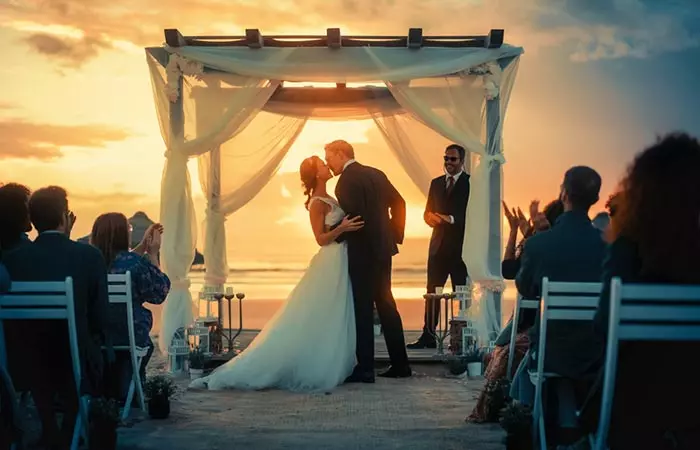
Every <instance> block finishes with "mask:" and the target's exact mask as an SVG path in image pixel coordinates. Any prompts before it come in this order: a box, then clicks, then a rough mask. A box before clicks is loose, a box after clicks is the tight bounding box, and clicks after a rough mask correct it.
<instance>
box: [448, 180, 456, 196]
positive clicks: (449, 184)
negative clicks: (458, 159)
mask: <svg viewBox="0 0 700 450" xmlns="http://www.w3.org/2000/svg"><path fill="white" fill-rule="evenodd" d="M454 187H455V179H454V178H452V177H447V195H450V194H451V193H452V189H453V188H454Z"/></svg>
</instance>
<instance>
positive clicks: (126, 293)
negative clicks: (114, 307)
mask: <svg viewBox="0 0 700 450" xmlns="http://www.w3.org/2000/svg"><path fill="white" fill-rule="evenodd" d="M107 282H108V286H109V303H110V304H120V305H124V309H125V310H126V315H125V317H124V320H126V326H127V330H128V334H129V344H128V345H115V346H113V348H114V351H115V352H117V351H126V352H129V356H130V358H131V367H132V376H131V382H130V383H129V392H128V394H127V396H126V403H125V404H124V408H123V409H122V420H125V419H126V418H127V417H129V411H130V410H131V402H132V401H133V399H134V394H136V395H137V396H138V401H139V407H140V408H141V411H143V412H146V402H145V400H144V396H143V385H142V384H141V375H140V373H139V369H140V367H141V361H142V360H143V358H144V357H145V356H146V354H147V353H148V348H143V347H137V346H136V338H135V336H134V304H133V301H132V290H131V272H126V273H125V274H109V275H108V276H107Z"/></svg>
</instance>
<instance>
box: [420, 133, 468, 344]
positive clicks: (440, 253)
mask: <svg viewBox="0 0 700 450" xmlns="http://www.w3.org/2000/svg"><path fill="white" fill-rule="evenodd" d="M465 157H466V151H465V150H464V147H462V146H460V145H457V144H450V145H448V146H447V148H446V149H445V156H444V160H445V175H441V176H439V177H437V178H435V179H433V181H432V182H431V183H430V190H429V191H428V202H427V204H426V205H425V213H423V218H424V220H425V223H427V224H428V225H429V226H430V227H431V228H432V229H433V234H432V236H431V237H430V247H429V251H428V285H427V292H428V293H431V294H433V293H435V288H436V287H439V286H444V285H445V283H446V282H447V278H448V277H449V278H450V280H451V281H452V289H453V290H454V288H455V286H463V285H466V284H467V266H466V264H464V260H462V244H463V242H464V227H465V223H466V218H467V203H468V202H469V174H467V173H466V172H464V159H465ZM439 318H440V302H439V301H432V300H426V301H425V317H424V324H423V333H422V334H421V336H420V337H419V338H418V340H417V341H416V342H413V343H411V344H408V345H407V347H408V348H410V349H421V348H435V347H436V342H435V328H436V327H437V324H438V320H439Z"/></svg>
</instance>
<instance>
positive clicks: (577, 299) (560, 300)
mask: <svg viewBox="0 0 700 450" xmlns="http://www.w3.org/2000/svg"><path fill="white" fill-rule="evenodd" d="M596 284H597V283H596ZM598 286H600V284H598ZM581 294H585V295H579V296H573V295H559V294H556V293H551V292H550V294H549V303H548V304H549V307H550V308H558V307H562V308H586V309H590V308H592V309H596V308H598V300H599V299H600V291H598V292H596V293H585V292H582V293H581Z"/></svg>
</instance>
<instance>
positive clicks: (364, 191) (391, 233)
mask: <svg viewBox="0 0 700 450" xmlns="http://www.w3.org/2000/svg"><path fill="white" fill-rule="evenodd" d="M335 195H336V197H337V199H338V203H340V207H341V208H342V209H343V210H344V211H345V213H346V214H348V215H349V216H360V217H362V219H363V220H364V222H365V226H364V227H363V228H362V229H361V230H358V231H355V232H353V233H345V234H344V235H343V236H341V239H342V240H345V241H346V242H347V243H348V258H349V259H350V260H355V261H357V260H360V259H365V258H370V259H375V260H380V261H388V260H390V259H391V257H392V256H394V255H395V254H397V253H398V252H399V250H398V246H397V244H401V243H403V238H404V230H405V228H406V202H405V201H404V199H403V197H401V194H399V192H398V191H397V190H396V188H395V187H394V186H393V185H392V184H391V182H390V181H389V179H388V178H387V177H386V175H385V174H384V172H382V171H381V170H378V169H375V168H374V167H369V166H363V165H362V164H360V163H358V162H354V163H352V164H350V165H349V166H347V167H346V168H345V170H344V171H343V173H342V174H341V175H340V179H339V180H338V184H337V185H336V188H335Z"/></svg>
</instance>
